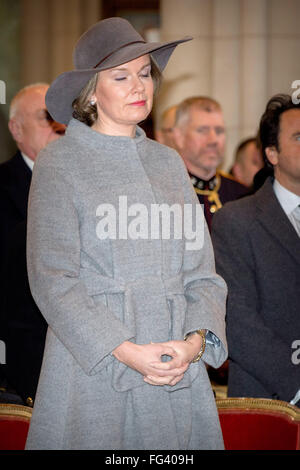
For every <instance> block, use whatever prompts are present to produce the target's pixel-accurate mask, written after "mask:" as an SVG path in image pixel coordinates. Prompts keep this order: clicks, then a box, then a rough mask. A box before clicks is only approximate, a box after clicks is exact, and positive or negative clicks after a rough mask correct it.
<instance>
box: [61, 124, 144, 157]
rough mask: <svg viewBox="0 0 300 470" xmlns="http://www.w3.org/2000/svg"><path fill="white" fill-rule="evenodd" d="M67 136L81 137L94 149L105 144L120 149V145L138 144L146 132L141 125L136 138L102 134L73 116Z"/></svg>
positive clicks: (108, 147) (83, 142)
mask: <svg viewBox="0 0 300 470" xmlns="http://www.w3.org/2000/svg"><path fill="white" fill-rule="evenodd" d="M66 136H69V137H71V138H74V139H79V140H80V142H81V144H84V145H85V146H86V147H87V148H90V147H93V148H94V149H96V150H99V147H101V146H105V147H106V148H107V149H110V150H114V149H116V150H117V149H118V150H120V147H122V146H123V145H125V146H126V145H129V144H136V145H137V144H139V143H140V142H142V141H144V139H145V137H146V134H145V132H144V130H143V129H142V128H141V127H139V126H136V136H135V137H134V138H132V137H125V136H111V135H107V134H101V133H100V132H97V131H95V130H94V129H92V128H91V127H89V126H87V125H86V124H84V123H82V122H80V121H78V120H77V119H74V118H73V119H71V121H70V123H69V125H68V127H67V130H66Z"/></svg>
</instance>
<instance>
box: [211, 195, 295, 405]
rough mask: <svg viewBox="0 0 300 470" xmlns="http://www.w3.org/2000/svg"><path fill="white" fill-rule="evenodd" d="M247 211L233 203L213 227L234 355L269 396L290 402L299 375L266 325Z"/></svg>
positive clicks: (218, 215) (287, 347) (288, 351)
mask: <svg viewBox="0 0 300 470" xmlns="http://www.w3.org/2000/svg"><path fill="white" fill-rule="evenodd" d="M242 210H243V214H242V213H240V211H236V210H235V207H231V203H230V204H229V205H228V206H224V208H222V209H221V210H220V211H219V212H218V213H216V214H215V216H214V219H213V224H212V240H213V245H214V250H215V256H216V266H217V272H218V273H220V275H221V276H223V277H224V279H225V280H226V282H227V285H228V305H227V338H228V346H229V357H230V359H232V361H234V362H235V363H236V364H238V365H239V367H240V368H242V370H243V371H245V372H246V373H248V374H249V376H252V377H254V378H255V380H256V381H258V382H259V383H261V384H262V385H263V387H264V388H265V389H266V390H268V392H269V393H270V395H273V396H275V397H276V396H277V398H279V399H284V400H288V401H289V400H291V399H292V398H293V396H294V395H295V393H296V391H297V390H298V388H299V378H298V377H299V374H298V375H297V371H296V366H295V365H293V364H292V362H291V360H290V355H291V349H290V345H287V344H285V343H284V342H283V341H282V339H281V338H280V337H279V336H278V335H277V334H276V331H275V330H273V329H271V328H270V327H269V326H268V325H266V324H265V323H264V320H263V312H261V311H260V300H259V285H257V279H256V271H255V270H256V266H255V259H254V255H253V251H252V250H253V248H252V243H251V239H250V237H249V233H251V228H250V227H251V217H249V216H248V213H246V212H245V210H246V208H245V207H243V208H242ZM270 345H271V347H270ZM286 377H289V379H288V380H287V379H286Z"/></svg>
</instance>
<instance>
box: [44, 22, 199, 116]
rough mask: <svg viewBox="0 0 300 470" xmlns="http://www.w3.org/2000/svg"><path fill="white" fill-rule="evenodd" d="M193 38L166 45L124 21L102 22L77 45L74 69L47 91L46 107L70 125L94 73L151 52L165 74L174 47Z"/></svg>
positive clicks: (93, 27)
mask: <svg viewBox="0 0 300 470" xmlns="http://www.w3.org/2000/svg"><path fill="white" fill-rule="evenodd" d="M191 39H192V38H191V37H190V36H188V37H185V38H183V39H179V40H177V41H171V42H166V43H159V42H145V41H144V39H143V38H142V36H141V35H140V34H139V33H138V32H137V31H136V30H135V29H134V28H133V26H132V25H131V24H130V23H129V22H128V21H127V20H125V19H123V18H117V17H113V18H107V19H105V20H102V21H99V22H98V23H96V24H94V25H93V26H92V27H91V28H89V29H88V30H87V31H86V32H85V33H84V34H83V35H82V36H81V37H80V38H79V40H78V41H77V43H76V45H75V48H74V53H73V61H74V66H75V70H72V71H69V72H64V73H62V74H61V75H59V76H58V77H57V78H56V79H55V80H54V82H53V83H52V84H51V86H50V88H49V89H48V92H47V95H46V105H47V109H48V111H49V113H50V114H51V116H52V117H53V119H54V120H55V121H57V122H61V123H63V124H68V122H69V121H70V119H71V117H72V113H73V108H72V103H73V101H74V100H75V99H76V98H77V97H78V96H79V94H80V92H81V90H82V89H83V88H84V86H85V85H86V84H87V83H88V81H89V80H90V78H92V76H93V75H94V74H95V73H97V72H100V71H101V70H105V69H109V68H112V67H116V66H118V65H121V64H124V63H126V62H129V61H130V60H133V59H137V58H138V57H141V56H142V55H144V54H148V53H150V54H151V57H152V58H153V59H154V61H155V63H156V64H157V66H158V68H159V69H160V71H162V70H163V69H164V68H165V66H166V65H167V62H168V60H169V58H170V56H171V54H172V52H173V51H174V49H175V47H176V46H177V45H178V44H180V43H182V42H186V41H190V40H191Z"/></svg>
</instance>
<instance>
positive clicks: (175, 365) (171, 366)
mask: <svg viewBox="0 0 300 470" xmlns="http://www.w3.org/2000/svg"><path fill="white" fill-rule="evenodd" d="M188 365H189V364H188V363H186V362H184V363H183V361H182V359H181V358H180V357H178V358H176V359H171V360H170V361H166V362H162V361H153V362H150V363H149V366H150V367H153V368H154V369H155V370H161V371H171V370H172V371H174V370H175V369H176V370H177V369H182V368H183V369H184V368H185V370H186V369H187V367H188ZM180 373H182V371H181V372H180ZM172 375H173V373H172Z"/></svg>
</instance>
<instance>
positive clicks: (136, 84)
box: [133, 76, 145, 93]
mask: <svg viewBox="0 0 300 470" xmlns="http://www.w3.org/2000/svg"><path fill="white" fill-rule="evenodd" d="M144 90H145V85H144V82H143V80H142V79H141V78H140V77H139V76H136V77H134V80H133V91H135V92H138V93H142V92H143V91H144Z"/></svg>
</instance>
